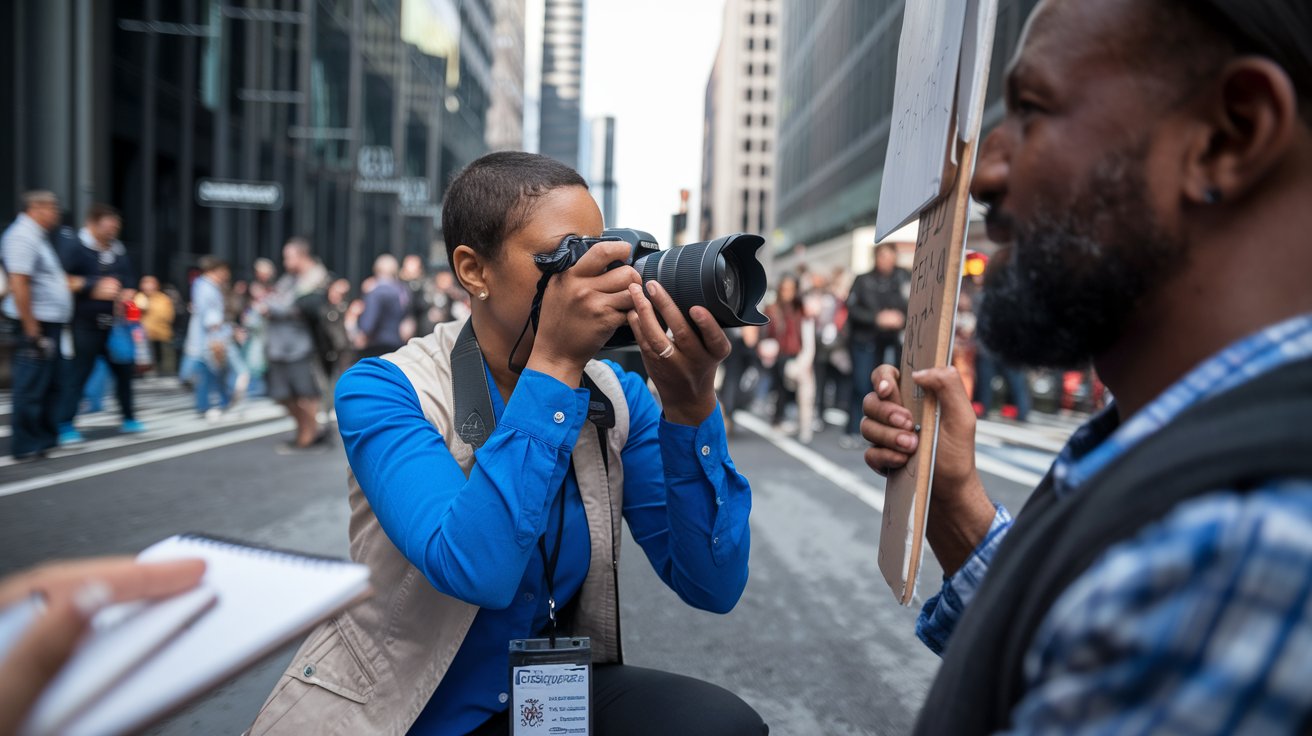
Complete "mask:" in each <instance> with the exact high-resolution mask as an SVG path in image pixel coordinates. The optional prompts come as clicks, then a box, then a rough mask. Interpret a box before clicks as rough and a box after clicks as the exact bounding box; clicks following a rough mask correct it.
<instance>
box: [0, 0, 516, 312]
mask: <svg viewBox="0 0 1312 736" xmlns="http://www.w3.org/2000/svg"><path fill="white" fill-rule="evenodd" d="M490 2H491V0H459V2H458V1H457V0H96V1H95V2H90V1H89V0H15V1H14V2H11V3H7V4H6V6H5V9H4V10H3V11H0V19H3V20H4V21H5V22H4V23H3V24H0V47H2V48H0V74H2V75H4V78H6V79H9V80H15V82H16V84H15V88H14V89H13V90H12V92H11V94H10V97H9V99H8V103H9V104H8V106H7V112H6V113H4V114H3V115H0V172H3V173H0V201H5V202H14V201H15V200H16V197H17V194H18V193H20V192H21V191H23V190H26V189H31V188H48V189H52V190H54V191H55V192H56V193H57V194H59V196H60V197H61V198H62V199H63V200H64V202H65V203H66V204H67V207H68V209H69V215H68V222H69V223H70V224H76V222H77V221H78V220H79V219H80V218H81V215H82V213H84V212H85V210H86V207H87V205H89V204H90V203H91V202H93V201H102V202H108V203H109V204H112V205H114V206H116V207H117V208H119V209H120V210H121V211H122V213H123V220H124V231H123V240H124V243H125V245H126V246H127V247H128V250H129V253H130V254H131V255H132V256H133V258H134V259H135V260H136V262H137V264H138V265H139V269H140V270H141V272H143V273H153V274H157V275H159V276H160V277H161V279H163V280H164V281H166V282H171V283H174V284H177V285H179V286H185V283H186V282H185V277H186V274H187V272H188V270H189V269H190V268H192V267H194V266H195V264H196V262H197V260H198V258H199V257H200V256H201V255H204V254H214V255H218V256H220V257H223V258H225V259H228V260H230V261H231V262H232V263H233V264H234V267H235V271H236V273H237V274H238V277H239V278H240V277H242V275H243V274H244V273H245V272H246V270H247V269H248V268H249V267H250V264H251V263H252V261H253V260H254V259H255V258H257V257H260V256H265V257H273V258H274V259H275V260H277V259H278V255H279V253H280V250H281V245H282V243H283V242H284V241H285V240H286V239H287V238H288V237H290V236H292V235H294V234H304V235H307V236H309V237H310V238H311V239H312V240H313V242H314V244H315V248H316V251H317V253H318V255H319V256H320V257H322V258H323V260H324V261H325V263H326V264H327V266H328V267H329V268H330V269H331V270H333V271H334V272H336V273H338V274H341V275H343V276H346V277H348V278H350V279H352V280H353V281H356V282H358V281H359V279H360V278H361V277H362V276H363V275H364V274H365V273H366V272H367V271H368V269H369V267H370V264H371V262H372V260H373V258H374V256H375V255H377V254H378V253H381V252H386V251H391V252H394V253H398V254H400V253H421V254H423V255H425V256H428V255H430V254H431V253H432V252H433V251H434V250H435V249H434V244H435V242H436V241H437V239H438V237H439V233H438V232H437V227H438V225H439V221H438V219H437V215H438V206H437V205H438V202H439V201H440V196H441V190H442V185H443V184H444V183H445V182H446V181H447V180H448V174H449V173H450V172H451V171H453V170H455V169H457V168H458V167H459V166H462V165H463V164H464V163H467V162H468V161H469V160H472V159H473V158H474V157H475V156H477V155H480V154H481V153H482V152H483V151H485V150H486V143H485V139H484V128H485V125H486V115H487V108H488V92H487V89H488V87H490V86H491V73H490V69H491V47H492V21H491V19H492V12H491V9H490Z"/></svg>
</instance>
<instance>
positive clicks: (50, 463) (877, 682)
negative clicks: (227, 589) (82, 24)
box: [0, 382, 1069, 736]
mask: <svg viewBox="0 0 1312 736" xmlns="http://www.w3.org/2000/svg"><path fill="white" fill-rule="evenodd" d="M143 388H144V390H143V391H142V394H143V397H142V406H145V407H148V411H147V413H146V421H147V422H148V423H149V424H150V426H151V427H152V431H151V432H150V433H148V434H147V435H146V436H143V437H130V438H125V437H121V436H119V435H117V433H116V430H115V429H114V425H115V421H114V418H113V416H112V412H111V413H102V414H97V415H91V416H89V417H88V418H87V420H86V421H85V422H83V426H84V427H85V428H86V429H84V431H85V432H86V434H87V435H88V437H89V440H90V441H89V442H88V444H87V445H85V446H83V447H82V448H74V449H72V450H70V451H61V452H60V453H59V454H60V455H63V456H62V457H60V456H57V457H55V458H53V459H50V460H47V461H44V462H41V463H28V464H20V465H12V464H6V463H3V462H0V574H3V573H6V572H10V571H13V570H17V569H21V568H23V567H26V566H29V565H33V564H36V563H38V562H41V561H43V560H48V559H52V558H60V557H73V556H85V555H100V554H109V553H133V552H136V551H138V550H140V549H142V548H143V547H145V546H147V545H149V544H151V543H152V542H155V541H157V540H159V539H161V538H163V537H165V536H168V535H170V534H173V533H176V532H181V531H204V532H207V533H211V534H219V535H225V536H230V537H236V538H239V539H245V540H250V541H252V542H257V543H264V544H273V545H277V546H280V547H287V548H293V549H299V550H304V551H307V552H313V553H319V554H330V555H338V556H344V555H345V553H346V549H347V539H346V522H347V506H346V490H345V480H344V477H345V459H344V457H343V455H342V452H341V449H340V446H337V445H334V446H332V447H330V448H327V449H325V450H323V451H321V452H318V453H313V454H293V455H287V454H280V453H279V452H278V451H277V445H278V444H279V443H280V442H282V441H284V440H285V439H286V435H287V428H288V427H289V425H288V424H287V423H286V420H283V419H278V418H277V417H278V416H279V412H278V410H277V409H276V408H275V407H273V406H270V405H268V404H267V403H261V402H253V403H252V404H250V405H248V406H247V408H246V410H245V416H244V417H243V418H242V419H241V420H229V421H227V422H225V423H223V424H219V425H208V424H206V423H204V422H203V421H201V420H199V419H198V418H196V417H194V416H193V414H192V413H191V411H190V410H189V409H188V408H187V400H186V397H185V396H182V395H181V394H180V393H178V392H177V390H176V389H174V388H173V387H172V386H171V384H169V383H167V382H150V383H147V385H146V386H144V387H143ZM111 404H112V402H111ZM111 409H112V407H111ZM4 411H7V409H6V407H5V402H4V399H3V397H0V424H2V425H7V422H8V420H7V417H3V416H2V414H3V412H4ZM1052 424H1054V425H1055V426H1038V427H1037V428H1036V427H1035V426H1030V427H1019V426H1015V425H1005V424H998V423H989V424H988V425H987V426H984V427H982V429H983V430H984V431H983V432H982V441H981V442H982V444H981V450H980V452H981V469H983V470H985V471H986V472H985V484H986V486H987V487H988V488H989V490H990V492H991V493H992V495H994V497H995V498H997V499H998V500H1001V501H1003V502H1004V503H1006V504H1008V505H1009V506H1010V507H1012V508H1013V509H1014V508H1018V507H1019V505H1020V504H1021V503H1023V500H1024V498H1025V496H1026V495H1027V494H1028V492H1029V490H1030V489H1031V488H1032V483H1033V482H1034V481H1035V480H1037V477H1038V475H1039V474H1040V473H1041V472H1042V469H1043V467H1044V466H1045V465H1046V464H1047V463H1049V462H1051V458H1052V451H1053V450H1054V449H1055V447H1056V446H1058V445H1059V443H1060V439H1061V436H1062V435H1063V433H1064V432H1066V431H1069V428H1068V426H1067V425H1066V424H1064V423H1062V422H1055V423H1052ZM749 425H750V426H749ZM740 427H741V428H740V430H739V434H738V435H737V436H736V437H735V438H734V439H733V440H732V451H733V456H734V459H735V462H736V463H737V465H738V467H739V469H740V470H741V471H742V472H743V473H744V474H745V475H746V476H747V477H748V478H749V479H750V480H751V482H752V489H753V511H752V562H751V578H750V582H749V583H748V586H747V590H746V592H745V594H744V596H743V598H742V600H741V601H740V602H739V604H738V606H737V608H735V609H734V611H732V612H731V613H729V614H728V615H725V616H717V615H712V614H707V613H703V612H700V611H695V610H692V609H690V608H688V607H687V606H686V605H684V604H682V603H681V602H680V601H679V600H678V599H677V597H676V596H675V595H674V594H673V592H671V591H669V590H668V589H666V588H665V587H664V586H663V584H662V583H660V581H659V579H658V578H657V577H656V575H655V573H654V572H653V571H652V569H651V567H650V565H649V564H648V563H647V561H646V560H645V558H644V557H643V555H642V552H641V550H640V549H639V548H638V547H637V546H636V545H634V544H633V543H632V542H631V541H627V542H626V546H625V551H624V555H623V557H622V561H621V566H622V575H621V604H622V610H623V616H624V646H625V653H626V658H627V661H628V662H630V663H632V664H638V665H643V666H649V667H656V668H663V669H668V670H673V671H677V672H680V673H683V674H687V675H691V676H695V677H700V678H703V679H707V680H710V681H712V682H715V683H718V684H720V685H723V686H725V687H727V688H729V689H731V690H733V691H735V692H737V693H739V694H740V695H741V696H742V697H743V698H744V699H746V700H747V701H748V702H749V703H751V704H752V705H753V706H754V707H755V708H756V709H757V710H758V711H759V712H760V713H761V714H762V715H763V716H764V717H765V719H766V721H767V722H768V723H769V724H770V726H771V731H772V733H774V734H785V735H786V734H798V735H804V736H810V735H813V734H902V733H906V732H908V731H909V730H910V728H911V726H912V724H913V723H914V719H915V715H916V712H917V710H918V708H919V707H920V704H921V702H922V700H923V699H924V696H925V693H926V691H927V688H928V686H929V683H930V681H931V679H932V678H933V675H934V672H935V669H936V667H937V659H936V658H935V657H934V655H932V654H931V653H930V652H929V651H928V650H927V649H925V648H924V647H923V646H922V645H921V644H920V643H919V641H917V640H916V638H915V636H914V633H913V632H914V624H915V617H916V612H917V609H918V606H919V603H920V602H921V601H923V598H924V597H926V596H928V595H932V594H933V592H935V590H936V589H937V587H938V585H937V581H938V580H939V578H940V575H941V573H940V571H939V569H938V568H937V566H936V564H935V563H934V561H933V557H932V555H930V556H927V557H926V560H925V568H924V573H923V575H922V578H921V584H920V592H919V595H918V597H917V603H916V604H915V605H914V606H913V607H911V608H902V607H900V606H898V605H897V604H896V602H895V600H894V598H893V596H892V594H891V593H890V592H889V590H888V588H887V586H886V585H885V583H884V581H883V579H882V578H881V576H880V574H879V571H878V567H877V564H876V559H877V545H878V530H879V522H880V517H879V512H878V511H877V510H876V506H877V505H878V499H879V496H880V494H882V486H883V484H882V480H881V479H879V478H878V477H877V476H875V475H874V474H873V473H870V472H869V471H868V470H867V469H866V468H865V466H864V464H863V463H862V461H861V457H860V453H859V452H854V451H843V450H840V449H839V448H838V444H837V438H838V434H837V432H836V431H835V430H834V429H832V428H830V429H829V430H828V431H826V432H822V433H820V434H818V435H817V436H816V439H815V441H814V442H813V443H812V444H811V445H810V446H808V447H803V446H801V445H798V444H797V443H795V442H793V441H792V440H789V439H787V438H786V437H783V436H781V435H777V434H775V433H773V432H771V431H770V430H769V429H768V428H767V427H765V425H764V424H763V423H761V422H759V421H758V422H753V421H752V420H751V418H750V417H748V418H747V419H746V420H745V421H740ZM753 429H755V430H756V431H753ZM6 437H7V431H6V430H0V447H2V445H3V443H4V442H6V441H7V440H6V439H5V438H6ZM294 650H295V644H291V645H288V646H287V647H285V648H284V649H282V650H280V651H279V652H278V653H277V654H275V655H272V656H270V657H269V658H268V659H266V660H265V661H264V662H262V663H261V664H260V665H259V666H257V667H255V668H253V669H251V670H249V671H247V672H246V673H244V674H242V675H241V676H239V677H238V678H236V679H235V680H233V681H231V682H229V683H227V684H225V685H224V686H222V687H221V688H219V689H217V690H216V691H214V692H213V693H212V694H211V695H210V696H209V697H207V698H206V699H204V700H202V701H199V702H197V703H195V704H193V705H192V706H190V707H188V708H187V709H186V710H184V711H182V712H180V713H177V714H175V715H174V716H173V717H172V718H171V719H169V720H168V721H166V722H164V723H162V724H160V725H159V726H157V727H156V729H155V730H154V731H153V732H152V733H157V734H235V733H239V732H240V731H242V730H243V729H244V728H245V727H246V726H247V725H249V723H250V720H251V718H252V717H253V716H254V714H255V712H256V711H257V710H258V708H259V706H260V704H261V703H262V702H263V699H264V697H265V695H267V693H268V692H269V690H270V689H271V688H272V686H273V683H274V681H275V680H276V679H277V677H278V674H279V673H280V672H281V671H282V669H283V668H284V667H285V666H286V663H287V661H288V659H289V658H290V657H291V654H292V652H293V651H294Z"/></svg>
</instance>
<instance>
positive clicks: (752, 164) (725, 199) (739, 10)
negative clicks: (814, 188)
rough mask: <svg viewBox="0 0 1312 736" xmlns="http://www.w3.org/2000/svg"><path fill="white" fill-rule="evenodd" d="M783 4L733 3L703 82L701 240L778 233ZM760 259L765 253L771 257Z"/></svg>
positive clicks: (761, 1) (747, 0)
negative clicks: (776, 194)
mask: <svg viewBox="0 0 1312 736" xmlns="http://www.w3.org/2000/svg"><path fill="white" fill-rule="evenodd" d="M781 10H782V8H781V3H780V2H779V0H728V1H727V2H726V3H725V6H724V30H723V35H722V36H721V37H720V48H719V51H718V52H717V53H716V57H715V64H714V66H713V67H712V69H711V74H710V77H709V79H708V81H707V83H706V108H705V119H704V125H703V137H702V146H703V150H702V183H701V186H702V191H701V209H700V213H699V214H700V218H699V221H700V226H699V235H700V237H701V239H703V240H705V239H709V238H713V237H717V236H720V235H725V234H728V233H734V232H750V233H757V234H760V235H762V236H765V237H766V238H767V240H768V239H769V237H770V233H771V231H772V230H773V229H774V169H775V165H774V162H775V140H776V135H775V128H776V119H777V114H776V108H777V88H778V79H779V58H780V46H779V38H780V36H779V33H780V27H781ZM762 255H766V256H768V253H763V254H762Z"/></svg>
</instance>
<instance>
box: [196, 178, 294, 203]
mask: <svg viewBox="0 0 1312 736" xmlns="http://www.w3.org/2000/svg"><path fill="white" fill-rule="evenodd" d="M196 203H197V204H199V205H200V206H202V207H231V208H235V209H247V210H280V209H282V185H281V184H279V183H278V182H276V181H239V180H234V179H201V180H199V181H197V182H196Z"/></svg>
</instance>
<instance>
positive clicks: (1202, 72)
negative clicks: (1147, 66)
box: [1138, 0, 1312, 124]
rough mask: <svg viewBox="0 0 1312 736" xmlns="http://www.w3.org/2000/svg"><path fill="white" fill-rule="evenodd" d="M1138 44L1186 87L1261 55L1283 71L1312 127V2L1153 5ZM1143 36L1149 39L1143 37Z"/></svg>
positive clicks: (1215, 0) (1156, 0)
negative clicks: (1171, 66)
mask: <svg viewBox="0 0 1312 736" xmlns="http://www.w3.org/2000/svg"><path fill="white" fill-rule="evenodd" d="M1145 7H1146V8H1148V9H1149V10H1150V12H1151V14H1150V17H1149V18H1148V19H1147V21H1148V22H1147V23H1145V24H1143V26H1142V28H1143V30H1142V31H1141V35H1140V38H1139V39H1138V42H1139V43H1140V44H1141V45H1142V46H1143V47H1144V48H1145V49H1146V50H1148V52H1149V53H1150V54H1152V55H1154V56H1155V61H1158V62H1161V61H1166V62H1168V63H1175V64H1177V65H1179V68H1180V69H1181V70H1182V71H1184V72H1185V73H1186V74H1187V77H1186V79H1184V80H1182V81H1184V83H1185V87H1186V90H1187V88H1188V87H1189V86H1192V85H1194V84H1196V83H1197V82H1199V81H1203V80H1204V79H1206V78H1208V77H1212V76H1214V75H1215V74H1216V73H1218V72H1219V71H1220V69H1221V67H1222V66H1224V65H1225V64H1226V63H1228V62H1229V61H1230V60H1231V59H1233V58H1235V57H1236V56H1261V57H1264V58H1267V59H1270V60H1271V61H1272V62H1274V63H1275V64H1277V65H1278V66H1280V68H1282V69H1284V71H1285V73H1286V74H1288V75H1289V78H1290V80H1291V81H1292V82H1293V85H1294V89H1295V91H1296V93H1297V94H1298V107H1299V113H1300V115H1301V116H1302V118H1303V120H1304V121H1305V122H1308V123H1310V124H1312V3H1309V2H1308V1H1307V0H1153V2H1152V3H1151V4H1149V5H1146V6H1145ZM1144 34H1147V35H1144Z"/></svg>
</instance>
